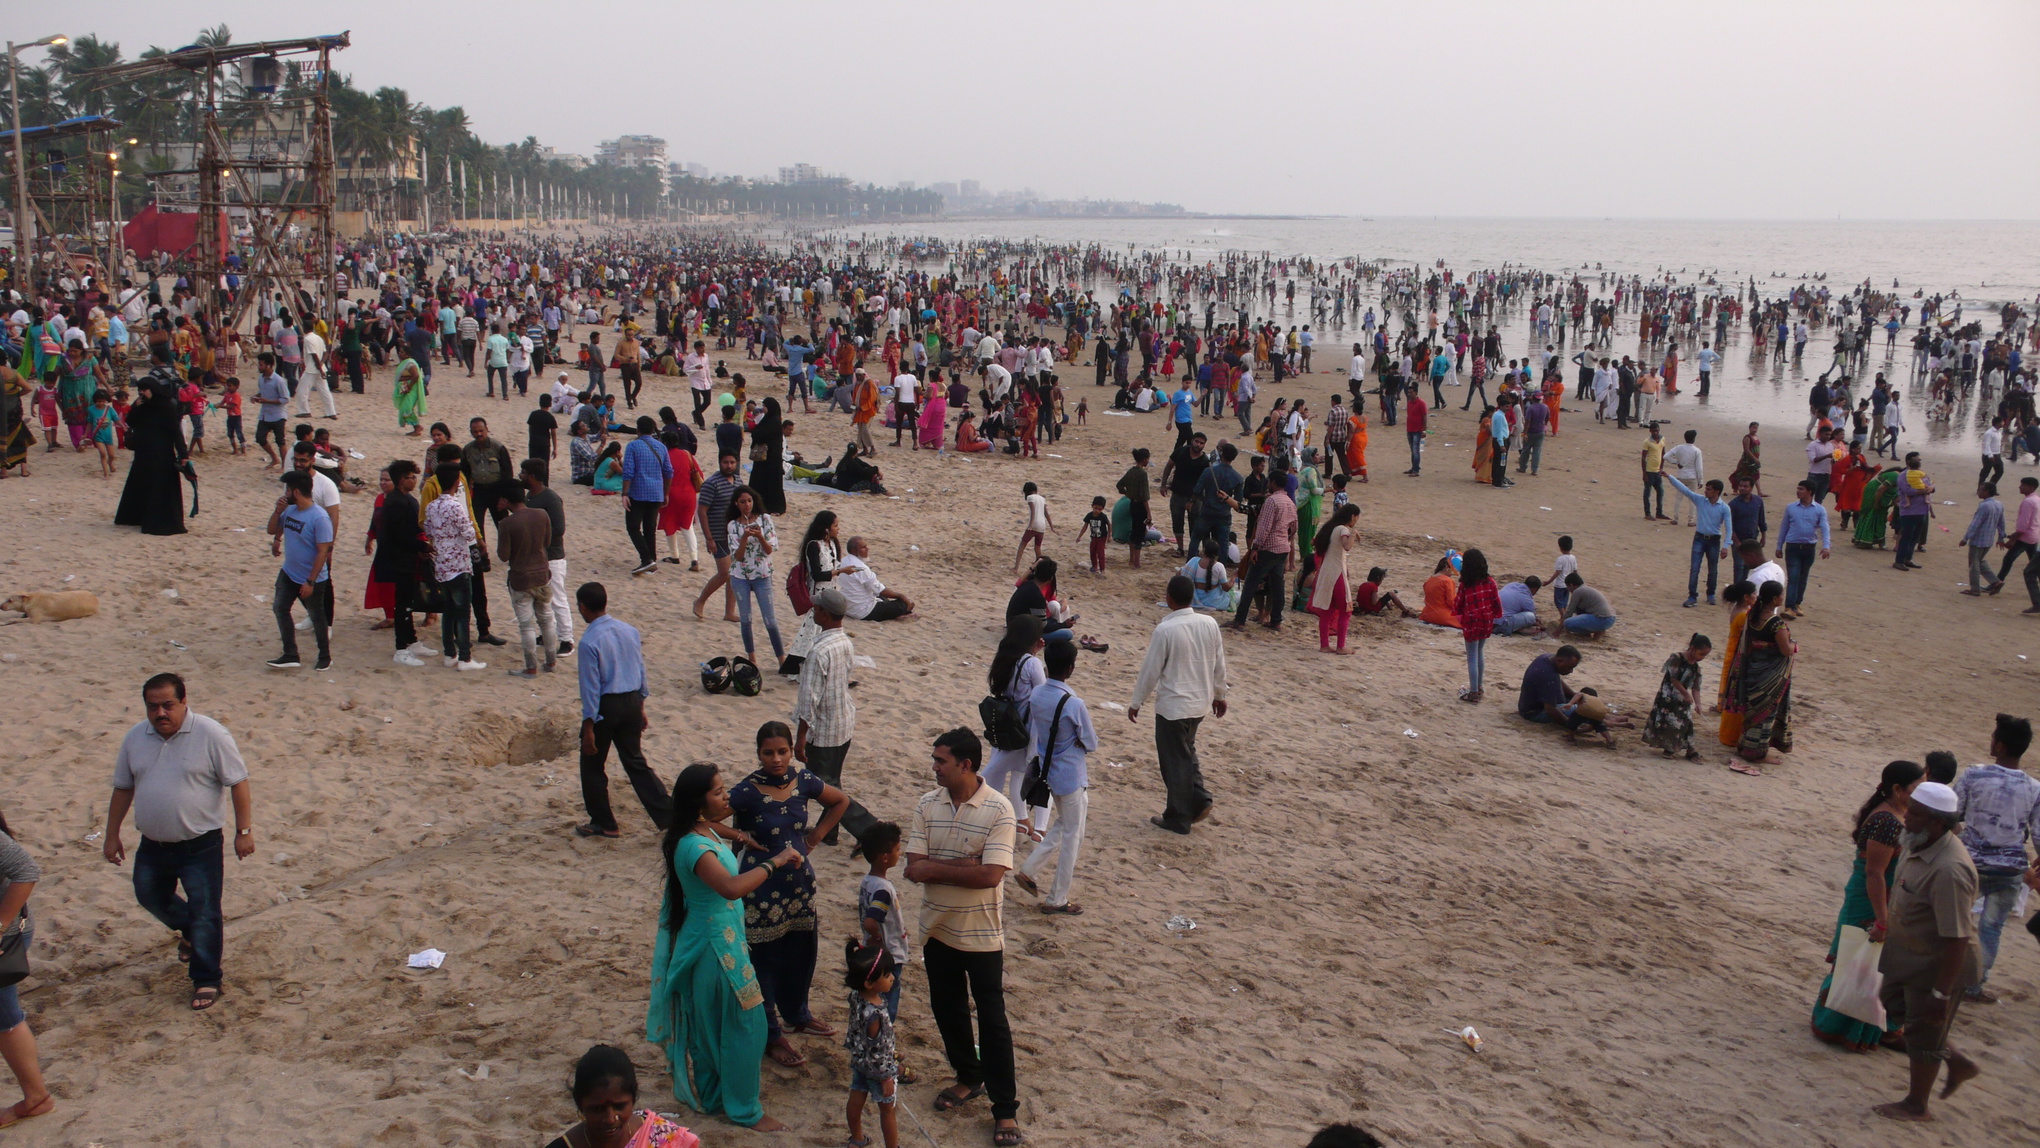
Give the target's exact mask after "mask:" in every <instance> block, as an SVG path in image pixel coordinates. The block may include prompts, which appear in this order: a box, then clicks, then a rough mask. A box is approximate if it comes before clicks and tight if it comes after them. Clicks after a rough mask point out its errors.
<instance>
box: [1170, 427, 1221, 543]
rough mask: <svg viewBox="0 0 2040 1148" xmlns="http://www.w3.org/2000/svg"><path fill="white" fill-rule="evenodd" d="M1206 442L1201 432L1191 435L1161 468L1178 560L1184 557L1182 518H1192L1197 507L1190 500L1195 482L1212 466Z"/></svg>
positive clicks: (1195, 487) (1171, 453)
mask: <svg viewBox="0 0 2040 1148" xmlns="http://www.w3.org/2000/svg"><path fill="white" fill-rule="evenodd" d="M1207 441H1208V440H1207V439H1206V438H1205V435H1204V432H1203V431H1197V432H1195V433H1193V434H1192V435H1191V436H1190V441H1189V442H1186V443H1184V444H1183V445H1181V446H1179V447H1177V448H1176V449H1175V450H1173V451H1171V452H1170V453H1169V461H1168V462H1167V463H1165V464H1163V466H1162V489H1163V490H1165V491H1168V492H1169V526H1170V528H1171V529H1172V530H1173V531H1174V532H1175V536H1176V557H1178V558H1181V557H1183V556H1184V553H1183V519H1184V517H1185V516H1186V515H1193V514H1194V508H1195V506H1196V504H1195V503H1194V502H1192V501H1191V498H1190V495H1191V492H1192V491H1194V490H1196V489H1197V480H1198V479H1200V478H1203V477H1204V468H1205V467H1207V466H1210V465H1211V460H1210V459H1209V458H1207V457H1205V454H1204V444H1205V443H1206V442H1207ZM1193 520H1194V519H1193Z"/></svg>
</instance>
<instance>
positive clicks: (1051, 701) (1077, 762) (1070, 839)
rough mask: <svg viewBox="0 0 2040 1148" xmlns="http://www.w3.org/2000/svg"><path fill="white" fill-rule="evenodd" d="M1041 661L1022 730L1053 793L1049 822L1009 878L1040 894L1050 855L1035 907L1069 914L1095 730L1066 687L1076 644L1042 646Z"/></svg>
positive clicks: (1074, 908) (1077, 909)
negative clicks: (1048, 877)
mask: <svg viewBox="0 0 2040 1148" xmlns="http://www.w3.org/2000/svg"><path fill="white" fill-rule="evenodd" d="M1041 661H1042V664H1043V665H1044V666H1045V667H1046V668H1047V671H1048V680H1047V681H1045V682H1043V683H1041V684H1040V685H1038V686H1036V687H1034V692H1033V693H1032V694H1031V695H1029V697H1028V699H1027V731H1028V740H1029V742H1030V744H1031V745H1032V746H1033V750H1034V756H1035V757H1036V758H1037V759H1039V760H1040V762H1041V764H1042V769H1043V771H1044V773H1045V774H1046V778H1047V781H1048V789H1049V792H1050V793H1051V794H1053V795H1054V797H1055V822H1054V823H1053V824H1052V825H1050V826H1049V827H1048V833H1047V835H1046V836H1044V837H1043V838H1042V839H1041V841H1040V843H1039V844H1037V845H1035V847H1034V850H1033V851H1032V852H1030V853H1029V854H1028V855H1027V860H1025V861H1023V862H1021V863H1020V868H1019V869H1018V870H1016V871H1015V872H1014V875H1013V880H1014V881H1016V882H1018V883H1019V885H1020V887H1021V888H1023V889H1025V890H1027V891H1028V892H1029V893H1033V894H1034V895H1036V896H1040V895H1041V888H1040V886H1038V885H1036V884H1035V882H1034V879H1035V876H1036V875H1037V874H1039V873H1040V872H1041V870H1042V868H1043V867H1044V866H1045V865H1046V864H1047V862H1048V859H1049V857H1050V856H1051V855H1054V857H1055V859H1056V862H1055V879H1054V880H1053V881H1051V882H1050V883H1049V887H1048V897H1047V898H1046V899H1045V900H1043V901H1042V903H1041V911H1042V912H1044V913H1066V914H1068V915H1070V916H1072V917H1074V916H1076V915H1078V914H1080V913H1082V912H1083V911H1084V907H1083V906H1082V905H1079V904H1077V903H1076V902H1074V901H1072V900H1070V882H1071V881H1073V880H1075V878H1076V875H1077V856H1078V854H1079V853H1080V852H1081V851H1082V849H1083V846H1084V821H1085V818H1086V815H1087V814H1088V812H1089V810H1090V791H1091V774H1090V767H1089V763H1088V762H1087V761H1086V759H1085V755H1086V754H1088V753H1090V752H1091V751H1092V750H1095V749H1097V748H1098V731H1097V730H1096V729H1094V728H1092V726H1091V711H1090V709H1089V708H1088V707H1086V706H1085V705H1084V699H1082V698H1080V697H1078V696H1077V695H1076V692H1075V691H1074V690H1072V689H1070V687H1069V677H1070V674H1071V673H1072V672H1073V671H1074V670H1075V669H1076V668H1077V644H1076V643H1075V642H1070V641H1061V642H1050V643H1048V645H1047V647H1046V648H1045V649H1043V650H1042V653H1041Z"/></svg>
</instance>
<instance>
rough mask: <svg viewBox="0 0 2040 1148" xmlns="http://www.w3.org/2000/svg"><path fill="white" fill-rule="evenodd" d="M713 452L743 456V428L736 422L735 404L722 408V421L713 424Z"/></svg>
mask: <svg viewBox="0 0 2040 1148" xmlns="http://www.w3.org/2000/svg"><path fill="white" fill-rule="evenodd" d="M715 453H716V457H718V458H720V457H722V456H723V455H726V454H729V455H735V456H736V457H737V458H739V459H741V458H743V457H744V428H743V425H742V424H741V423H739V422H737V404H735V403H731V404H730V405H729V406H726V407H724V408H723V409H722V421H721V422H719V423H717V424H715Z"/></svg>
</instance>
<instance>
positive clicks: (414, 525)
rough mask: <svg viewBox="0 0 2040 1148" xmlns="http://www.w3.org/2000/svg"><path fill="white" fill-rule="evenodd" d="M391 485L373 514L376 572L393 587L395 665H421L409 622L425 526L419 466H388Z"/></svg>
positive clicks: (405, 460) (401, 463)
mask: <svg viewBox="0 0 2040 1148" xmlns="http://www.w3.org/2000/svg"><path fill="white" fill-rule="evenodd" d="M390 483H391V484H392V485H393V486H395V487H396V489H394V490H392V491H390V492H389V494H387V495H385V496H384V497H383V504H382V509H381V510H379V511H377V512H376V523H375V572H376V574H377V575H378V576H379V577H381V578H382V579H383V581H385V582H388V583H389V584H390V585H391V586H392V587H394V588H395V595H394V596H395V598H396V607H395V611H396V622H397V625H396V638H397V653H396V658H395V659H394V660H395V661H396V662H397V664H398V665H403V666H422V665H424V664H425V661H424V659H422V658H420V657H419V656H418V655H417V654H416V653H413V652H412V650H411V647H412V646H414V645H417V644H418V631H417V629H416V627H415V626H414V625H413V624H412V621H411V611H412V610H413V608H414V607H413V603H414V602H416V601H417V594H418V559H419V556H420V555H421V554H422V553H423V552H424V548H423V545H422V539H423V538H424V537H425V529H424V523H423V521H422V520H421V519H420V518H419V514H418V499H417V497H416V496H415V495H414V494H413V493H412V492H413V491H415V490H417V489H418V464H417V463H416V462H413V461H412V460H410V459H408V458H400V459H397V460H396V461H394V462H392V463H390Z"/></svg>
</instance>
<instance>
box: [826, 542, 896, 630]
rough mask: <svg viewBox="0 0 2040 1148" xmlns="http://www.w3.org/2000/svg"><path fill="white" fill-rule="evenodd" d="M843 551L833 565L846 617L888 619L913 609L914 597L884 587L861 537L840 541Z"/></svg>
mask: <svg viewBox="0 0 2040 1148" xmlns="http://www.w3.org/2000/svg"><path fill="white" fill-rule="evenodd" d="M844 549H845V550H846V551H847V553H846V554H845V555H844V557H843V563H842V565H841V566H838V567H837V568H836V579H835V586H836V588H837V589H838V590H841V591H842V592H843V598H844V600H845V601H847V602H848V603H849V604H850V613H849V615H848V616H849V617H852V618H856V619H857V620H859V621H863V622H890V621H892V620H893V619H895V618H904V617H906V616H907V615H909V614H911V613H913V612H914V600H913V599H912V598H909V597H907V596H906V595H905V594H902V593H900V592H899V591H897V590H888V589H886V588H885V583H883V582H880V581H879V580H878V575H877V574H875V573H873V572H872V569H871V566H870V564H869V563H870V558H871V547H870V545H869V544H868V543H866V542H865V541H864V539H862V538H852V539H851V540H850V541H849V542H847V543H845V544H844Z"/></svg>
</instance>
